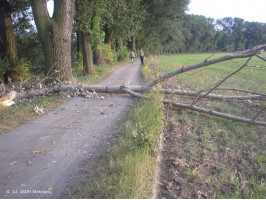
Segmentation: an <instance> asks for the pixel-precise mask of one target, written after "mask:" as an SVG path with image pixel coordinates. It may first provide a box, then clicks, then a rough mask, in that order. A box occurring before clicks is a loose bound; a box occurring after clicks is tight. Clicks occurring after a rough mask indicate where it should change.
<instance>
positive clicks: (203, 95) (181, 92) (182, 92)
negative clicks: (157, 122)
mask: <svg viewBox="0 0 266 200" xmlns="http://www.w3.org/2000/svg"><path fill="white" fill-rule="evenodd" d="M161 92H163V93H165V94H176V95H185V96H193V97H198V96H199V93H198V92H196V91H189V90H173V89H161ZM262 94H263V93H262ZM264 95H265V94H264ZM264 95H261V94H257V95H221V94H207V95H206V93H201V94H200V97H201V98H211V99H219V100H227V99H239V100H246V99H250V100H251V99H253V100H266V98H265V97H264Z"/></svg>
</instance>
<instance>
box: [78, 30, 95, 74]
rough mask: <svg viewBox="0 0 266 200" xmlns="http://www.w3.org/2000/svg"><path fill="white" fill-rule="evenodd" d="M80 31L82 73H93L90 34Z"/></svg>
mask: <svg viewBox="0 0 266 200" xmlns="http://www.w3.org/2000/svg"><path fill="white" fill-rule="evenodd" d="M80 33H81V43H82V55H83V71H84V74H87V75H88V74H95V70H94V68H93V57H92V50H91V43H90V36H89V34H88V33H84V32H82V31H80Z"/></svg>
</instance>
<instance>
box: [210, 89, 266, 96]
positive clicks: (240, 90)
mask: <svg viewBox="0 0 266 200" xmlns="http://www.w3.org/2000/svg"><path fill="white" fill-rule="evenodd" d="M207 90H208V89H207ZM216 90H232V91H237V92H244V93H250V94H256V95H261V96H266V94H265V93H262V92H257V91H251V90H243V89H238V88H216Z"/></svg>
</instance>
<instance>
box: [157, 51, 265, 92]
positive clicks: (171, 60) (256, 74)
mask: <svg viewBox="0 0 266 200" xmlns="http://www.w3.org/2000/svg"><path fill="white" fill-rule="evenodd" d="M223 55H225V54H222V53H218V54H215V56H213V57H211V58H210V59H213V58H216V57H220V56H223ZM210 56H211V54H187V55H176V56H165V57H159V58H158V65H159V66H160V70H161V73H163V72H166V71H170V70H173V69H175V68H178V67H181V66H185V65H190V64H195V63H198V62H202V61H204V60H205V59H207V58H209V57H210ZM262 56H264V57H266V53H264V54H263V55H262ZM246 60H247V59H236V60H235V61H234V62H232V61H226V62H223V63H218V64H215V65H211V66H207V67H203V68H200V69H196V70H193V71H190V72H186V73H183V74H180V75H178V76H177V77H178V79H179V80H180V82H182V85H184V84H186V85H187V86H189V87H190V88H196V89H199V88H202V87H208V86H212V85H213V84H214V83H216V82H217V81H218V80H221V79H222V78H224V77H225V76H227V75H229V74H230V73H232V72H233V71H235V70H236V69H238V68H239V67H240V66H241V65H242V64H244V63H245V61H246ZM235 62H237V63H235ZM249 65H254V66H266V63H265V62H264V61H262V60H261V59H259V58H257V57H253V58H252V60H251V61H250V63H249ZM265 74H266V67H261V68H254V67H248V66H246V67H245V68H244V69H243V70H241V71H240V72H239V73H237V74H236V75H235V76H234V77H233V78H230V79H228V81H227V82H226V83H224V84H223V85H222V86H223V87H227V86H228V84H229V83H230V85H231V86H235V87H240V86H241V87H242V88H243V89H250V90H256V91H260V92H265V91H266V88H265V85H266V75H265Z"/></svg>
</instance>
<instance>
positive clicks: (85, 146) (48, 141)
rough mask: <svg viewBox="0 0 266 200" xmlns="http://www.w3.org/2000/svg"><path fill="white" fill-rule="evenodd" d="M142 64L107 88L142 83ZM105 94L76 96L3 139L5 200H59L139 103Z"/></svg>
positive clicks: (0, 190)
mask: <svg viewBox="0 0 266 200" xmlns="http://www.w3.org/2000/svg"><path fill="white" fill-rule="evenodd" d="M139 66H140V62H139V61H137V62H135V63H134V64H128V65H126V66H124V67H122V68H119V69H118V70H116V71H115V72H114V73H113V74H112V75H111V76H110V77H109V78H107V79H106V80H104V81H103V82H102V83H101V85H120V84H123V83H127V84H130V85H132V84H134V85H136V84H138V83H139V82H140V73H139ZM103 96H104V97H105V99H104V100H99V99H97V98H90V99H87V98H81V97H77V98H73V99H72V100H71V101H69V102H68V103H66V104H64V105H62V106H61V107H60V108H58V109H56V110H54V111H52V112H50V113H49V114H47V115H45V116H43V117H41V118H39V119H37V120H34V121H31V122H29V123H27V124H25V125H22V126H20V127H19V128H17V129H14V130H12V131H11V132H9V133H7V134H5V135H2V136H0V198H15V199H16V198H23V199H30V198H59V197H60V194H61V193H63V192H64V191H65V189H66V188H67V183H68V182H69V181H70V180H71V178H72V176H73V175H74V174H75V172H76V171H77V169H78V168H79V166H80V165H81V163H82V161H83V160H86V159H88V158H90V157H91V156H93V155H94V153H96V152H97V151H99V148H100V147H99V144H100V143H104V142H106V144H108V138H110V137H112V136H113V135H114V134H115V133H117V130H118V127H117V126H118V123H119V120H120V119H121V118H123V117H125V114H126V112H127V111H128V109H129V107H130V106H129V105H130V104H131V103H132V101H133V99H132V98H131V97H129V96H127V95H114V96H112V95H103ZM101 110H106V113H105V114H101ZM97 147H98V148H97Z"/></svg>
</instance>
